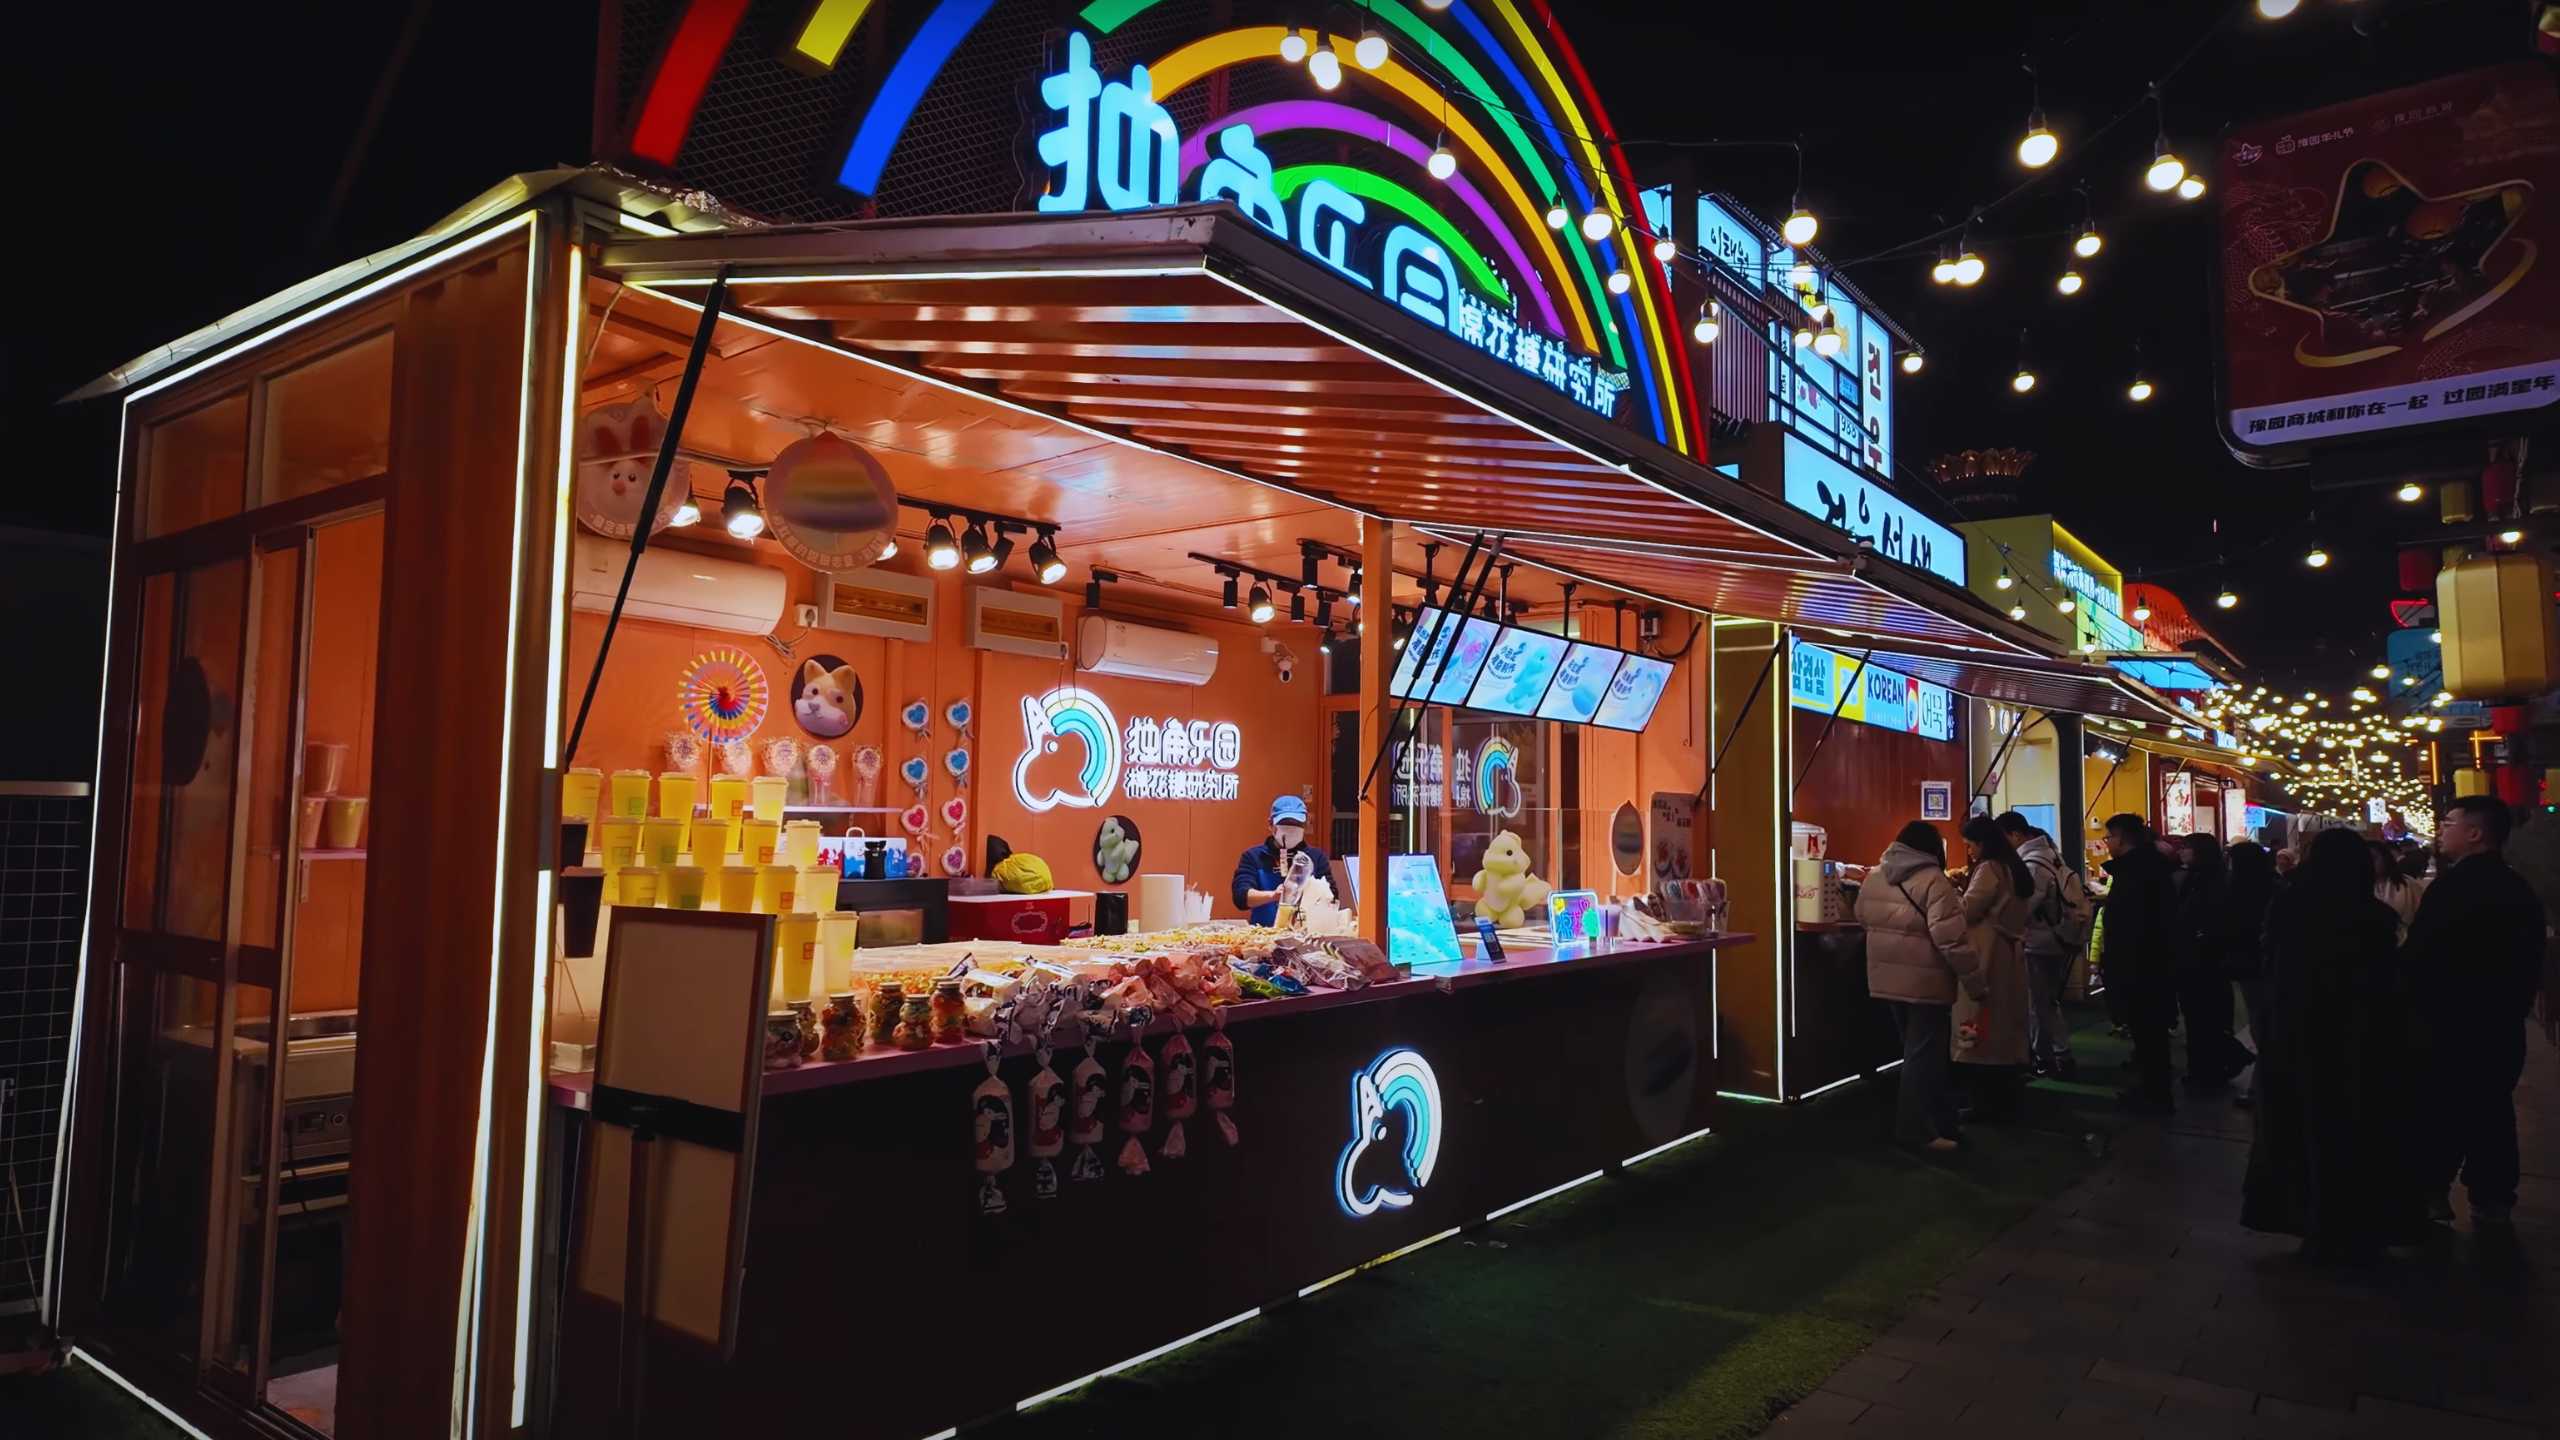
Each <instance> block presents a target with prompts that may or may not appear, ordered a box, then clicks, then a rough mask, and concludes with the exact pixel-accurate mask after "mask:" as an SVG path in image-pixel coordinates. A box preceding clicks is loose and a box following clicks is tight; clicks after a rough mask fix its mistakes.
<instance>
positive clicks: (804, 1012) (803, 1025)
mask: <svg viewBox="0 0 2560 1440" xmlns="http://www.w3.org/2000/svg"><path fill="white" fill-rule="evenodd" d="M791 1021H792V1023H793V1024H795V1025H797V1026H799V1027H800V1058H801V1059H802V1060H804V1061H807V1060H814V1059H816V1058H818V1046H819V1044H820V1036H819V1034H818V1011H817V1007H815V1006H813V1005H811V1004H810V1003H809V1002H808V1001H806V1000H794V1001H792V1002H791Z"/></svg>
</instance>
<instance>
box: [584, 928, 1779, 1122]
mask: <svg viewBox="0 0 2560 1440" xmlns="http://www.w3.org/2000/svg"><path fill="white" fill-rule="evenodd" d="M1758 938H1759V937H1758V936H1756V935H1753V934H1750V933H1748V932H1744V931H1730V932H1727V933H1725V934H1722V935H1703V936H1697V937H1694V938H1685V939H1679V940H1606V941H1600V942H1597V943H1594V944H1590V945H1574V946H1567V947H1565V948H1563V949H1561V950H1559V949H1554V948H1539V949H1529V948H1526V947H1518V948H1513V949H1511V950H1510V951H1509V952H1508V954H1509V958H1507V959H1505V960H1501V961H1492V960H1482V959H1466V960H1460V961H1458V962H1457V963H1455V964H1450V963H1448V962H1446V961H1439V962H1435V963H1432V964H1428V965H1418V966H1416V967H1414V970H1413V972H1412V974H1411V975H1409V976H1408V977H1407V978H1405V979H1401V980H1390V981H1387V982H1385V983H1384V984H1378V985H1370V986H1367V987H1365V988H1363V989H1359V990H1311V991H1309V992H1307V993H1306V994H1304V995H1291V996H1285V997H1282V998H1280V999H1276V1000H1252V1001H1246V1002H1244V1003H1241V1004H1236V1005H1229V1006H1225V1007H1223V1009H1222V1010H1221V1012H1220V1013H1222V1014H1223V1015H1224V1016H1225V1017H1226V1023H1227V1024H1228V1025H1231V1026H1232V1025H1247V1024H1251V1023H1253V1022H1254V1021H1257V1020H1278V1019H1285V1018H1288V1017H1290V1016H1296V1015H1307V1014H1312V1013H1314V1012H1316V1011H1319V1010H1334V1009H1340V1008H1342V1007H1344V1006H1350V1005H1370V1004H1376V1003H1378V1002H1380V1001H1386V1000H1397V999H1403V998H1406V997H1409V996H1415V995H1422V994H1428V993H1439V994H1450V993H1454V992H1456V991H1459V990H1472V989H1475V988H1476V987H1479V986H1484V985H1499V984H1509V983H1514V982H1518V981H1525V980H1536V979H1546V978H1554V977H1558V976H1562V975H1566V974H1570V973H1572V972H1574V971H1577V970H1589V969H1593V968H1598V967H1605V966H1615V965H1624V964H1629V963H1632V962H1635V961H1640V960H1668V959H1682V958H1689V957H1704V956H1707V955H1710V954H1712V953H1714V952H1715V951H1718V950H1724V949H1729V948H1731V947H1733V946H1737V945H1748V944H1750V943H1751V942H1752V941H1754V940H1756V939H1758ZM1175 1028H1176V1027H1175V1025H1174V1023H1173V1022H1172V1020H1170V1019H1161V1020H1158V1021H1157V1022H1156V1023H1155V1024H1154V1025H1153V1026H1152V1027H1150V1028H1149V1030H1148V1032H1147V1033H1149V1034H1151V1035H1168V1034H1171V1033H1173V1031H1174V1029H1175ZM1006 1053H1007V1054H1009V1055H1010V1054H1028V1053H1030V1047H1029V1046H1028V1045H1013V1046H1008V1047H1006ZM984 1057H985V1042H984V1041H981V1040H976V1039H972V1040H970V1041H969V1042H968V1043H966V1044H959V1045H936V1046H933V1047H931V1048H929V1049H924V1050H901V1049H898V1048H896V1047H894V1046H887V1045H875V1046H872V1047H870V1048H869V1049H867V1050H865V1051H864V1052H863V1053H862V1054H860V1055H857V1056H855V1057H854V1058H852V1059H850V1060H817V1061H812V1062H810V1063H808V1064H806V1065H802V1066H799V1067H797V1068H796V1069H790V1070H768V1071H766V1072H765V1074H764V1093H765V1095H766V1097H767V1098H771V1097H773V1096H776V1095H793V1094H798V1093H800V1092H802V1091H806V1090H820V1089H825V1088H827V1087H829V1086H834V1085H845V1084H852V1083H855V1082H858V1081H864V1080H886V1079H891V1078H894V1077H896V1076H900V1075H912V1074H916V1073H918V1072H920V1071H925V1070H941V1069H948V1068H950V1067H953V1066H960V1065H974V1064H980V1063H983V1060H984ZM594 1078H595V1077H594V1076H593V1075H592V1074H591V1073H578V1074H555V1075H553V1076H551V1077H550V1086H551V1098H552V1100H553V1102H554V1103H555V1104H559V1105H564V1106H566V1107H567V1108H569V1109H572V1110H584V1109H587V1108H588V1102H589V1091H590V1089H591V1088H592V1086H593V1083H594Z"/></svg>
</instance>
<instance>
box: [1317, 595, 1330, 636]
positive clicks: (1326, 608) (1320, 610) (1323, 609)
mask: <svg viewBox="0 0 2560 1440" xmlns="http://www.w3.org/2000/svg"><path fill="white" fill-rule="evenodd" d="M1316 623H1317V624H1319V625H1321V626H1323V627H1324V628H1325V629H1326V630H1327V631H1328V632H1330V631H1331V630H1332V629H1333V592H1332V591H1330V590H1318V591H1317V592H1316Z"/></svg>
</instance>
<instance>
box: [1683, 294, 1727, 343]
mask: <svg viewBox="0 0 2560 1440" xmlns="http://www.w3.org/2000/svg"><path fill="white" fill-rule="evenodd" d="M1723 317H1724V307H1723V306H1722V305H1720V304H1718V303H1716V302H1715V301H1713V300H1710V301H1708V302H1707V303H1706V304H1704V305H1701V306H1699V307H1698V323H1697V326H1696V327H1695V328H1694V329H1692V330H1690V332H1689V333H1690V334H1691V335H1692V336H1694V337H1696V339H1697V341H1698V343H1699V344H1701V345H1713V344H1714V343H1716V334H1717V332H1718V331H1719V330H1720V329H1721V328H1722V326H1721V323H1720V322H1721V321H1722V319H1723Z"/></svg>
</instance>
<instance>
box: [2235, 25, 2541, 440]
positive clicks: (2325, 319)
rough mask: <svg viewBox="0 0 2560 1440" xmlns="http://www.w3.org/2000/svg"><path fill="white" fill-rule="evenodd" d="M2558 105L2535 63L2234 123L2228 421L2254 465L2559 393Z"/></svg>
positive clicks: (2511, 409)
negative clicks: (2311, 445)
mask: <svg viewBox="0 0 2560 1440" xmlns="http://www.w3.org/2000/svg"><path fill="white" fill-rule="evenodd" d="M2555 134H2560V96H2555V94H2554V91H2553V86H2552V82H2551V75H2550V71H2549V69H2548V67H2547V66H2545V65H2544V64H2542V63H2540V62H2537V61H2530V60H2527V61H2519V62H2517V63H2515V64H2512V65H2506V66H2500V67H2496V68H2493V69H2487V70H2477V71H2473V72H2470V73H2468V74H2464V75H2455V76H2450V77H2447V78H2445V79H2441V80H2432V81H2429V82H2427V83H2425V84H2423V85H2416V86H2411V87H2409V88H2407V89H2404V90H2394V91H2390V92H2388V93H2385V94H2381V95H2372V96H2367V97H2366V98H2364V99H2361V100H2353V101H2349V102H2347V103H2345V104H2342V105H2333V106H2330V107H2329V108H2327V109H2324V110H2315V111H2312V112H2309V113H2307V114H2302V115H2294V116H2290V117H2287V118H2285V119H2282V120H2276V121H2270V122H2268V123H2266V124H2262V125H2250V126H2243V127H2239V128H2237V129H2234V130H2232V131H2231V132H2230V133H2229V134H2228V135H2227V136H2226V137H2225V139H2224V141H2223V145H2222V168H2221V175H2220V177H2219V178H2220V181H2221V186H2220V192H2221V195H2222V230H2221V245H2222V263H2221V265H2220V266H2219V267H2218V268H2219V271H2220V273H2221V275H2222V277H2223V282H2222V284H2223V294H2222V331H2223V337H2222V340H2223V400H2224V415H2223V423H2224V426H2225V427H2226V429H2227V431H2228V434H2227V436H2226V439H2227V440H2228V441H2229V443H2230V444H2231V445H2232V447H2233V449H2234V450H2235V451H2237V452H2238V453H2239V454H2240V455H2241V456H2242V457H2243V458H2244V459H2246V458H2252V457H2270V458H2274V459H2278V460H2283V461H2290V460H2294V459H2298V458H2299V454H2298V449H2297V447H2300V446H2302V445H2303V444H2305V443H2306V442H2321V441H2336V440H2350V439H2353V438H2355V437H2359V436H2374V435H2379V434H2383V433H2387V432H2390V431H2395V430H2403V429H2407V428H2409V427H2412V426H2422V425H2430V424H2437V423H2442V422H2451V421H2462V420H2469V419H2474V418H2477V417H2483V416H2497V415H2515V419H2514V421H2513V422H2511V423H2514V424H2516V425H2517V426H2518V427H2519V428H2521V426H2522V424H2523V423H2524V419H2523V417H2522V416H2521V415H2520V414H2516V412H2522V411H2528V410H2538V409H2541V408H2543V407H2545V406H2548V405H2550V404H2551V403H2552V402H2553V401H2555V400H2560V275H2555V274H2554V273H2553V266H2552V264H2551V263H2550V262H2551V260H2552V257H2553V255H2554V253H2555V246H2560V213H2555V207H2560V143H2554V139H2553V137H2554V135H2555Z"/></svg>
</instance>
